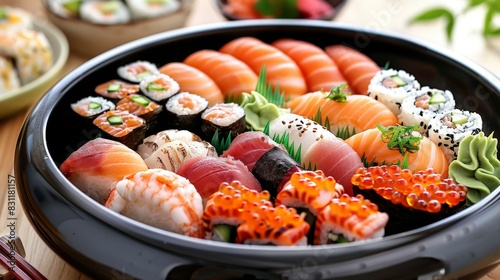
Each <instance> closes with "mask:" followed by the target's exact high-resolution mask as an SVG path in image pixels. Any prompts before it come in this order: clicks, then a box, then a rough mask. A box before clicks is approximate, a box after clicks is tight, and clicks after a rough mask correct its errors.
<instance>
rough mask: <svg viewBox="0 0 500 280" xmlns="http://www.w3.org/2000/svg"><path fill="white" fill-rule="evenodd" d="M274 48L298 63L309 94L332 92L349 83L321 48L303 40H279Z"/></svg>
mask: <svg viewBox="0 0 500 280" xmlns="http://www.w3.org/2000/svg"><path fill="white" fill-rule="evenodd" d="M271 45H272V46H274V47H276V48H278V49H279V50H281V51H282V52H284V53H285V54H286V55H288V56H289V57H290V58H292V59H293V61H295V63H297V65H298V66H299V67H300V70H301V71H302V74H303V75H304V78H305V80H306V83H307V90H308V92H312V91H318V90H326V91H328V90H330V88H332V87H333V86H336V85H338V84H340V83H342V82H347V81H346V79H345V78H344V76H343V75H342V73H341V72H340V70H339V68H338V66H337V64H335V62H333V60H332V59H331V58H330V57H329V56H328V55H327V54H326V53H325V51H324V50H322V49H321V48H320V47H318V46H316V45H314V44H312V43H309V42H306V41H301V40H294V39H279V40H277V41H274V42H273V43H272V44H271Z"/></svg>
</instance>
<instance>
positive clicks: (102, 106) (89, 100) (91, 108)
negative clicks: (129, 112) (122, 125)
mask: <svg viewBox="0 0 500 280" xmlns="http://www.w3.org/2000/svg"><path fill="white" fill-rule="evenodd" d="M71 109H72V110H73V111H74V112H75V113H77V114H78V115H80V116H82V117H84V118H86V119H92V120H93V119H95V118H96V117H97V116H99V115H100V114H102V113H104V112H106V111H109V110H114V109H115V104H114V103H113V102H111V101H109V100H107V99H105V98H102V97H94V96H89V97H85V98H83V99H80V100H79V101H77V102H75V103H72V104H71Z"/></svg>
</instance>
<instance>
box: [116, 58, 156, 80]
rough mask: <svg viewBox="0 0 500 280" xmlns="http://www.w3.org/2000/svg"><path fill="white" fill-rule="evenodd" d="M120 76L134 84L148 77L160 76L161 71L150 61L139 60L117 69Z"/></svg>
mask: <svg viewBox="0 0 500 280" xmlns="http://www.w3.org/2000/svg"><path fill="white" fill-rule="evenodd" d="M117 72H118V76H120V77H121V78H122V79H125V80H127V81H130V82H132V83H139V82H141V81H142V80H143V79H145V78H146V77H149V76H151V75H154V74H159V73H160V70H158V67H156V65H155V64H153V63H151V62H149V61H142V60H138V61H135V62H132V63H129V64H126V65H123V66H120V67H118V69H117Z"/></svg>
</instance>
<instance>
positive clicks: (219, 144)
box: [210, 129, 232, 155]
mask: <svg viewBox="0 0 500 280" xmlns="http://www.w3.org/2000/svg"><path fill="white" fill-rule="evenodd" d="M231 142H232V139H231V132H229V134H228V135H227V137H226V138H224V137H222V138H221V137H220V136H219V130H218V129H217V130H215V133H214V136H212V140H211V141H210V144H212V146H214V148H215V150H216V151H217V154H218V155H222V153H223V152H224V151H225V150H227V149H228V148H229V145H231Z"/></svg>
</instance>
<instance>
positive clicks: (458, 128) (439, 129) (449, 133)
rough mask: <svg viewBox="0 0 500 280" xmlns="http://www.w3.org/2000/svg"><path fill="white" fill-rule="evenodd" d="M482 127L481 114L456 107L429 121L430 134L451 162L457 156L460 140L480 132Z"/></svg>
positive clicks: (431, 138) (430, 137)
mask: <svg viewBox="0 0 500 280" xmlns="http://www.w3.org/2000/svg"><path fill="white" fill-rule="evenodd" d="M482 129H483V120H482V118H481V116H480V115H479V114H477V113H474V112H469V111H464V110H459V109H454V110H451V111H447V112H443V113H440V114H438V115H436V116H434V117H433V118H432V119H431V120H430V122H429V126H428V135H429V139H430V140H431V141H433V142H434V143H436V144H437V145H438V146H439V148H440V149H441V150H442V151H443V153H444V154H445V156H446V158H447V159H448V162H451V161H452V160H454V159H456V158H457V153H458V146H459V145H460V141H462V140H463V139H464V138H465V137H466V136H467V135H476V134H478V133H479V132H481V131H482Z"/></svg>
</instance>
